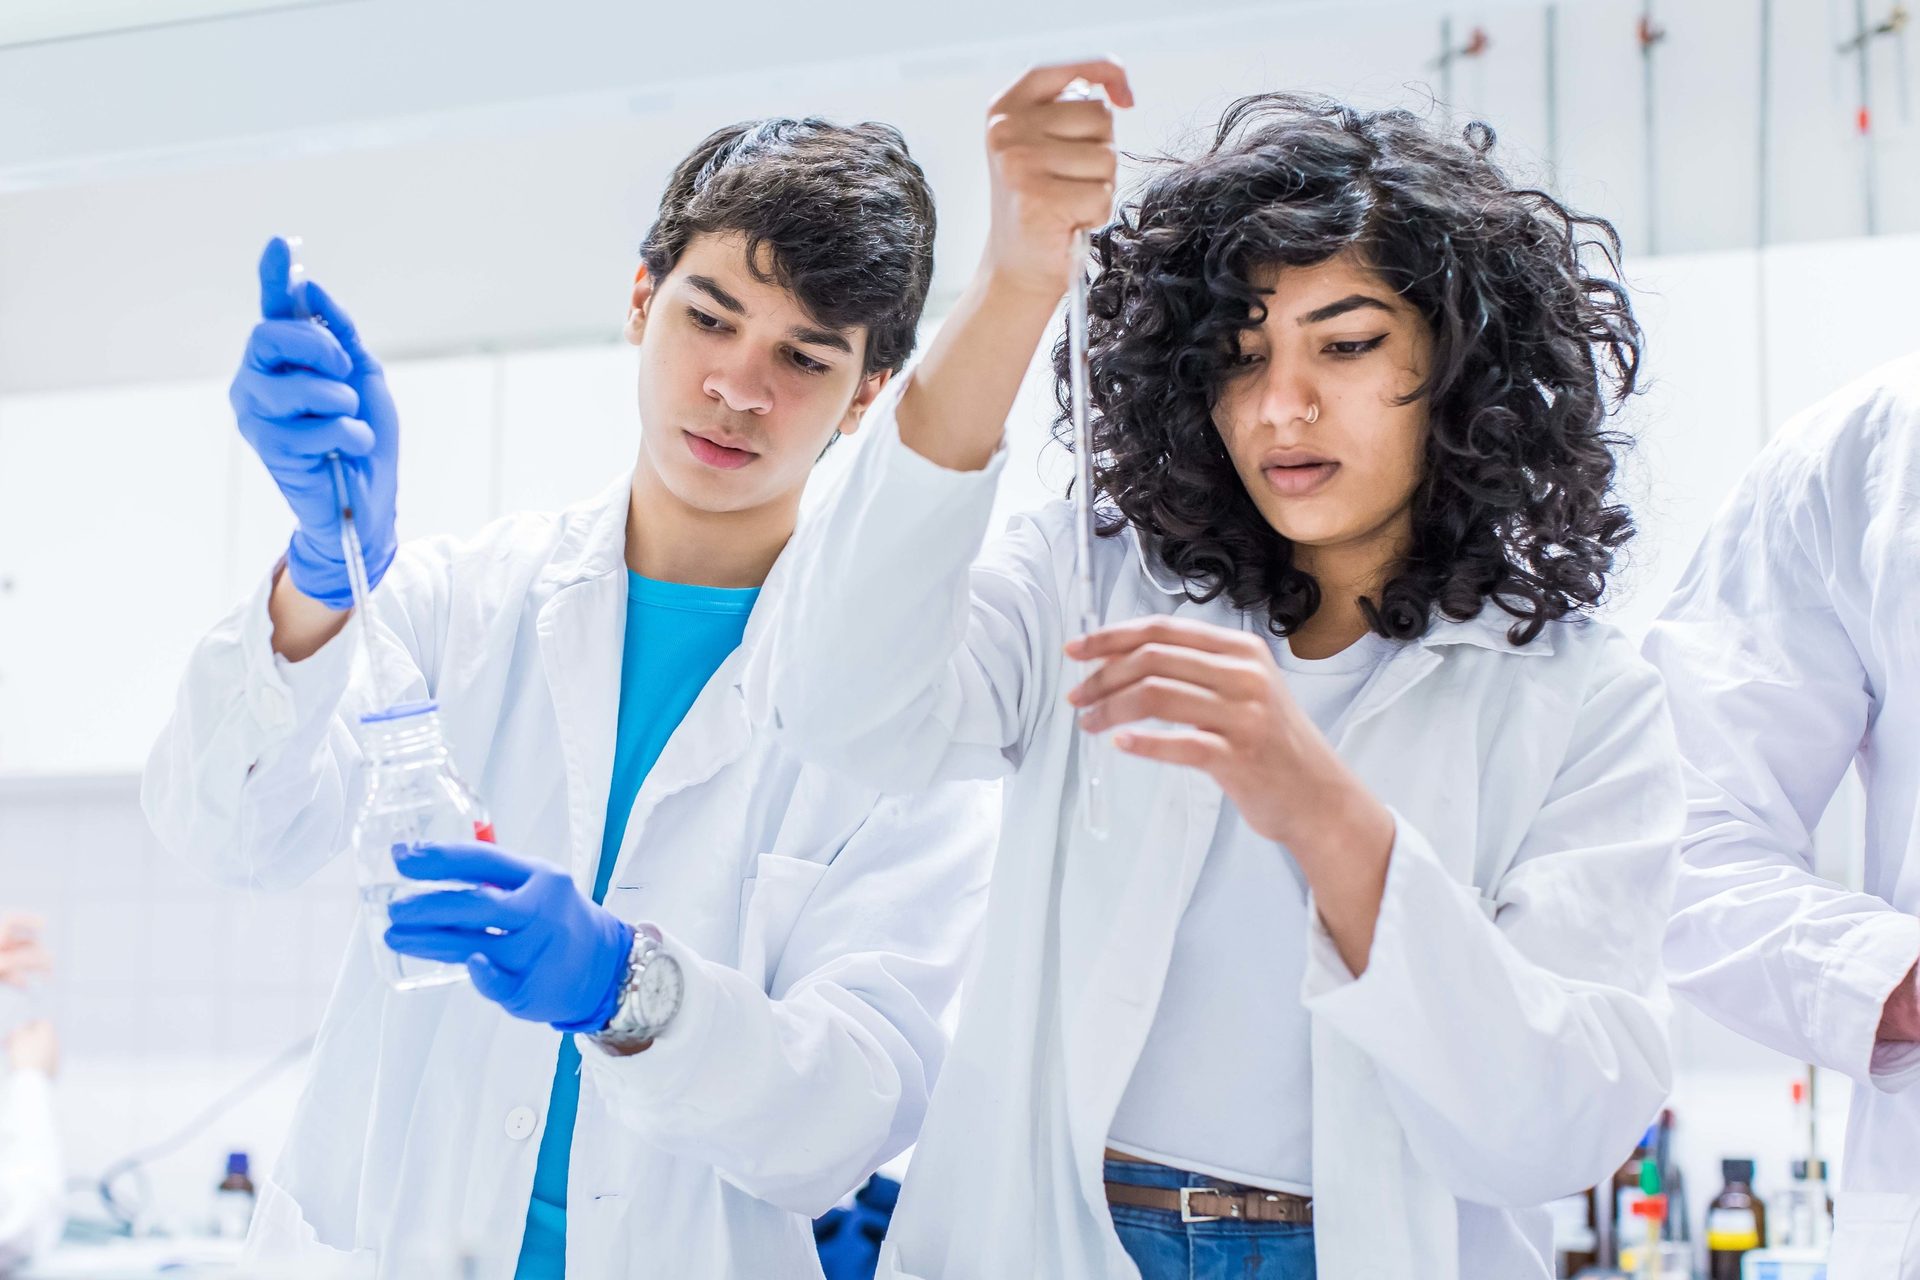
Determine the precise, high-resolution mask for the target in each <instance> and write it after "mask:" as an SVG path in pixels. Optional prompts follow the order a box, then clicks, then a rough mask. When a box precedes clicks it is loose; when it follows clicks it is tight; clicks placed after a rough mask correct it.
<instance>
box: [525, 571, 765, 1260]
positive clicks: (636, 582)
mask: <svg viewBox="0 0 1920 1280" xmlns="http://www.w3.org/2000/svg"><path fill="white" fill-rule="evenodd" d="M759 594H760V592H759V589H758V588H753V587H748V588H731V587H693V586H687V585H686V584H684V583H678V582H658V581H655V580H654V579H652V578H643V577H641V576H640V575H639V574H637V573H635V572H633V571H632V570H631V569H629V570H628V571H627V635H626V642H625V647H624V648H623V649H622V652H621V659H620V719H619V727H618V728H617V729H616V730H615V734H614V747H613V785H612V786H611V787H610V788H609V789H608V792H607V827H606V834H605V836H604V837H603V838H602V839H601V842H600V869H599V872H598V874H596V875H595V876H594V881H593V900H594V901H595V902H601V901H604V900H605V898H606V896H607V883H608V881H609V880H611V879H612V878H613V863H614V859H615V858H617V857H618V856H619V854H620V842H621V841H622V840H623V839H624V838H625V837H626V834H627V818H628V816H629V814H631V812H632V810H633V799H634V797H635V796H637V795H638V794H639V793H640V784H641V783H642V782H643V781H645V780H646V776H647V774H648V772H650V771H651V770H652V768H653V765H654V761H656V760H658V759H659V758H660V752H661V750H662V749H663V748H664V747H665V746H666V745H667V739H668V738H669V737H671V736H672V734H673V731H674V729H675V728H677V727H678V726H679V724H680V721H681V720H682V719H684V718H685V717H686V714H687V711H688V709H689V708H690V707H692V706H693V702H694V699H695V698H697V697H699V696H700V690H702V689H703V688H705V687H706V684H707V681H708V680H709V679H711V678H712V676H713V673H714V672H715V671H716V670H717V669H718V668H719V666H720V664H721V663H722V662H723V661H725V660H726V657H727V655H728V654H729V653H732V652H733V651H734V650H735V649H736V648H738V647H739V645H740V637H741V636H742V635H743V634H744V633H745V631H746V627H747V614H748V613H749V612H751V611H752V609H753V602H754V599H755V598H756V597H757V596H759ZM579 1106H580V1050H579V1049H577V1048H575V1047H574V1043H573V1037H572V1036H563V1037H561V1040H560V1061H559V1064H558V1065H557V1066H556V1067H555V1068H554V1072H553V1093H552V1095H551V1097H550V1098H549V1100H548V1102H547V1129H546V1133H545V1134H544V1135H542V1137H541V1139H540V1163H539V1166H538V1167H537V1169H536V1170H535V1172H534V1175H533V1200H532V1202H531V1203H530V1204H529V1205H528V1206H527V1231H526V1235H525V1236H524V1237H523V1239H522V1242H521V1245H520V1265H519V1268H518V1269H517V1270H516V1271H515V1272H514V1277H515V1280H558V1277H561V1276H564V1275H565V1274H566V1264H567V1160H568V1157H569V1156H571V1155H572V1153H573V1122H574V1116H575V1113H576V1112H577V1111H578V1109H579Z"/></svg>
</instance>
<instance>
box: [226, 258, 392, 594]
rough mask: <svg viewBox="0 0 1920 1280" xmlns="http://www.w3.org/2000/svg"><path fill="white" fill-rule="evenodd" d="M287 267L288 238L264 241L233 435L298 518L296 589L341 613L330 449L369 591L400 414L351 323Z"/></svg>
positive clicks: (343, 573) (379, 565) (381, 565)
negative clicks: (255, 316) (336, 458)
mask: <svg viewBox="0 0 1920 1280" xmlns="http://www.w3.org/2000/svg"><path fill="white" fill-rule="evenodd" d="M292 263H293V257H292V254H291V252H290V251H289V249H288V245H287V242H286V241H285V240H282V239H280V238H279V237H277V236H276V237H275V238H274V239H272V240H270V241H268V243H267V247H266V250H265V252H263V253H262V254H261V255H260V315H261V320H260V323H259V324H258V325H256V326H254V330H253V334H252V336H251V337H250V338H249V339H248V341H247V351H246V356H245V358H244V359H243V360H242V362H241V366H240V372H239V373H238V374H236V375H235V376H234V379H233V385H232V387H231V388H230V390H229V392H228V397H229V399H230V400H231V401H232V403H233V408H234V412H235V414H236V415H237V416H238V419H239V423H240V433H241V434H242V435H243V436H245V437H246V439H247V443H249V444H250V445H252V446H253V448H254V451H255V452H256V453H258V454H259V455H260V460H261V461H262V462H264V463H266V465H267V470H268V472H269V473H271V474H272V476H273V479H274V482H275V483H276V484H278V485H279V486H280V492H281V493H282V494H283V495H284V496H285V497H286V499H287V504H288V505H289V506H291V507H292V508H293V514H294V518H295V520H296V521H297V522H298V524H297V527H296V528H295V530H294V533H293V537H292V539H291V540H290V541H289V543H288V545H287V573H288V575H289V576H290V577H291V578H292V580H293V585H294V586H295V587H297V588H298V589H299V590H300V593H301V594H302V595H305V596H307V597H309V598H311V599H313V600H316V601H318V602H320V603H321V604H324V605H326V606H327V607H329V608H331V609H340V610H344V609H347V608H349V607H350V606H351V605H352V603H353V589H352V583H351V575H350V572H349V568H348V564H347V557H346V554H345V553H344V552H343V550H342V546H341V505H342V504H341V503H340V501H339V497H338V495H337V493H336V490H335V484H334V477H333V471H332V464H331V463H330V461H329V457H328V455H329V454H332V453H338V454H339V455H340V458H341V461H342V464H343V467H342V470H343V475H344V478H345V481H346V484H347V490H348V496H349V497H350V499H351V505H352V509H353V516H354V522H355V525H356V527H357V530H358V532H359V536H360V543H361V547H362V549H363V551H364V553H365V556H366V566H367V585H368V586H369V587H371V586H373V585H376V584H378V582H379V581H380V578H381V576H382V575H383V574H384V573H385V572H386V571H387V566H388V565H390V564H391V563H392V562H393V553H394V548H395V544H396V540H395V535H394V496H395V491H396V482H397V471H398V468H397V465H396V463H397V460H398V454H399V448H400V429H399V420H398V417H397V415H396V414H395V412H394V407H393V397H392V395H391V394H389V392H388V391H387V383H386V375H385V373H384V372H383V371H382V370H381V367H380V362H379V361H378V360H376V359H374V358H373V356H372V355H371V354H370V353H369V352H368V351H367V349H366V348H365V347H364V346H363V345H362V344H361V342H360V337H359V334H358V332H357V331H356V330H355V329H354V326H353V321H352V319H351V318H350V317H349V316H348V315H347V313H346V311H345V310H344V309H343V308H342V307H341V306H340V304H339V303H337V302H335V301H334V300H333V298H332V297H331V296H330V295H329V294H328V293H327V291H326V290H325V289H323V288H321V287H320V286H319V285H318V284H315V283H314V282H312V281H310V280H307V281H296V280H294V279H292V278H291V267H292ZM309 317H311V318H309ZM314 320H318V321H319V323H317V324H316V323H314Z"/></svg>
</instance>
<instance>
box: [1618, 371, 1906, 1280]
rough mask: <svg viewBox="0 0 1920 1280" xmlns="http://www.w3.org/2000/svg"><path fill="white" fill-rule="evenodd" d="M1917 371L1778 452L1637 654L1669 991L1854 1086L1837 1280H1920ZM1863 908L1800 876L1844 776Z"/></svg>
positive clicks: (1844, 406)
mask: <svg viewBox="0 0 1920 1280" xmlns="http://www.w3.org/2000/svg"><path fill="white" fill-rule="evenodd" d="M1916 494H1920V356H1910V357H1908V358H1906V359H1904V360H1900V361H1897V362H1895V363H1893V364H1890V365H1887V366H1885V367H1884V368H1881V369H1879V370H1876V371H1875V372H1873V373H1871V374H1869V375H1867V376H1866V377H1864V378H1862V379H1860V380H1859V381H1857V382H1855V383H1853V384H1851V385H1850V386H1847V387H1845V388H1842V389H1841V390H1839V391H1836V392H1835V393H1834V394H1833V395H1831V396H1829V397H1827V398H1826V399H1825V400H1823V401H1821V402H1820V403H1819V404H1816V405H1814V406H1813V407H1812V408H1810V409H1808V410H1807V411H1806V412H1804V413H1802V414H1800V415H1799V416H1798V417H1796V418H1795V419H1793V420H1792V421H1791V422H1789V423H1787V425H1785V426H1784V427H1782V428H1781V429H1780V432H1779V434H1778V435H1776V436H1775V437H1774V438H1773V440H1772V441H1771V442H1769V444H1768V445H1767V447H1766V449H1765V450H1764V451H1762V453H1761V455H1760V457H1759V459H1758V460H1757V461H1755V463H1754V464H1753V466H1752V467H1751V468H1750V469H1749V470H1748V472H1747V475H1746V477H1745V478H1744V479H1743V480H1742V482H1741V484H1740V487H1739V488H1738V489H1737V490H1736V491H1735V493H1734V495H1733V497H1732V498H1731V499H1730V500H1729V501H1728V503H1727V505H1726V506H1725V507H1724V508H1722V510H1721V512H1720V514H1719V516H1718V518H1717V519H1716V520H1715V521H1714V524H1713V527H1712V528H1711V529H1709V530H1708V531H1707V535H1706V537H1705V539H1704V540H1703V541H1702V542H1701V544H1700V548H1699V550H1698V551H1697V552H1696V553H1695V555H1694V559H1693V563H1692V564H1691V565H1690V566H1689V567H1688V569H1687V572H1686V576H1685V577H1684V578H1682V579H1681V582H1680V586H1679V587H1678V588H1677V589H1676V590H1675V592H1674V595H1673V598H1672V600H1670V601H1669V602H1668V604H1667V607H1666V611H1665V612H1664V613H1663V614H1662V616H1661V618H1660V620H1659V621H1658V622H1657V623H1655V625H1654V626H1653V628H1652V630H1651V631H1650V632H1649V633H1648V636H1647V641H1646V654H1647V656H1648V657H1649V658H1651V659H1652V660H1653V662H1654V664H1655V665H1656V666H1658V667H1659V668H1660V670H1661V671H1662V672H1663V673H1664V674H1665V676H1666V678H1667V696H1668V700H1669V701H1670V702H1671V703H1672V706H1673V714H1674V721H1675V725H1676V727H1677V729H1678V731H1679V734H1680V744H1681V749H1682V751H1683V752H1684V753H1685V755H1686V759H1687V800H1688V819H1687V834H1686V837H1685V840H1684V842H1683V845H1682V848H1683V852H1684V861H1683V864H1682V866H1681V870H1680V878H1679V882H1678V886H1677V888H1676V891H1675V894H1674V904H1673V918H1672V921H1671V923H1670V924H1669V926H1668V930H1667V944H1666V960H1667V974H1668V979H1669V981H1671V983H1672V984H1673V987H1674V989H1675V990H1676V991H1678V992H1680V993H1681V994H1682V995H1683V996H1685V997H1686V998H1687V999H1689V1000H1691V1001H1693V1002H1694V1004H1696V1005H1697V1006H1699V1007H1700V1008H1701V1009H1703V1010H1705V1011H1706V1012H1707V1013H1708V1014H1709V1015H1711V1016H1712V1017H1713V1018H1715V1019H1716V1020H1718V1021H1720V1022H1722V1023H1725V1024H1726V1025H1727V1026H1729V1027H1731V1028H1733V1029H1734V1030H1736V1031H1738V1032H1740V1033H1742V1034H1743V1035H1746V1036H1750V1037H1752V1038H1753V1039H1755V1040H1757V1041H1759V1042H1760V1043H1761V1044H1764V1045H1766V1046H1768V1047H1769V1048H1772V1049H1776V1050H1778V1051H1780V1052H1781V1053H1785V1054H1789V1055H1791V1056H1793V1057H1795V1058H1799V1059H1801V1060H1803V1061H1806V1062H1811V1063H1813V1064H1815V1065H1817V1066H1821V1067H1825V1068H1827V1069H1829V1070H1832V1071H1838V1072H1840V1073H1841V1074H1843V1075H1845V1076H1847V1077H1849V1078H1850V1079H1852V1081H1853V1082H1854V1089H1853V1101H1852V1114H1851V1115H1850V1117H1849V1120H1848V1124H1847V1140H1846V1156H1845V1159H1844V1160H1843V1161H1842V1162H1841V1166H1840V1170H1839V1174H1840V1181H1839V1186H1838V1189H1837V1194H1836V1195H1835V1198H1834V1200H1835V1205H1834V1208H1835V1233H1834V1240H1833V1248H1832V1255H1831V1261H1830V1264H1829V1268H1828V1275H1829V1276H1830V1277H1831V1280H1920V1088H1916V1087H1915V1085H1916V1082H1920V997H1917V996H1916V991H1915V976H1914V966H1915V963H1916V962H1917V961H1920V709H1916V707H1915V705H1914V699H1915V698H1916V697H1920V591H1917V590H1916V589H1915V588H1916V584H1920V501H1916V496H1915V495H1916ZM1856 763H1857V765H1858V767H1859V769H1860V774H1861V778H1862V780H1863V781H1864V782H1865V784H1866V803H1867V822H1866V871H1865V889H1864V891H1863V892H1856V891H1853V890H1850V889H1848V888H1846V887H1844V886H1842V885H1838V884H1834V883H1833V882H1831V881H1828V880H1825V879H1822V878H1821V877H1819V876H1817V875H1815V874H1814V872H1813V869H1812V832H1813V828H1814V826H1815V825H1816V824H1817V823H1818V822H1819V820H1820V815H1821V813H1822V812H1824V811H1825V809H1826V807H1827V803H1828V801H1829V800H1831V799H1832V797H1833V793H1834V790H1835V788H1836V787H1837V786H1838V785H1839V783H1840V780H1841V779H1842V778H1843V777H1844V776H1845V774H1846V771H1847V768H1848V766H1849V765H1852V764H1856Z"/></svg>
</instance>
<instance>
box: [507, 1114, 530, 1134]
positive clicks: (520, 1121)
mask: <svg viewBox="0 0 1920 1280" xmlns="http://www.w3.org/2000/svg"><path fill="white" fill-rule="evenodd" d="M507 1136H508V1137H509V1138H512V1139H513V1140H514V1141H515V1142H524V1141H526V1140H527V1139H528V1138H530V1137H532V1136H533V1108H531V1107H515V1108H514V1109H513V1110H511V1111H509V1112H507Z"/></svg>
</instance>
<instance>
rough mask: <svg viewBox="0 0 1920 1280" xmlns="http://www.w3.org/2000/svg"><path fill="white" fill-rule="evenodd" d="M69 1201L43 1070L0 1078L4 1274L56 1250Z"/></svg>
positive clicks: (0, 1269) (0, 1255) (0, 1256)
mask: <svg viewBox="0 0 1920 1280" xmlns="http://www.w3.org/2000/svg"><path fill="white" fill-rule="evenodd" d="M66 1201H67V1195H66V1180H65V1175H64V1174H63V1172H62V1165H61V1160H60V1135H59V1132H58V1130H57V1129H56V1128H55V1126H54V1120H53V1084H52V1082H51V1081H49V1080H48V1079H47V1077H46V1075H45V1073H44V1072H40V1071H16V1072H13V1073H12V1074H11V1075H8V1076H5V1077H0V1275H4V1274H7V1273H9V1272H11V1271H13V1270H14V1269H15V1268H16V1267H20V1266H22V1265H24V1264H25V1263H27V1262H28V1261H30V1260H32V1259H33V1258H35V1257H37V1256H39V1255H40V1254H42V1253H45V1252H46V1251H47V1250H48V1249H51V1248H52V1247H53V1246H54V1244H55V1242H57V1241H58V1240H59V1239H60V1232H61V1229H62V1228H64V1227H65V1226H66V1221H67V1218H66Z"/></svg>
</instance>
